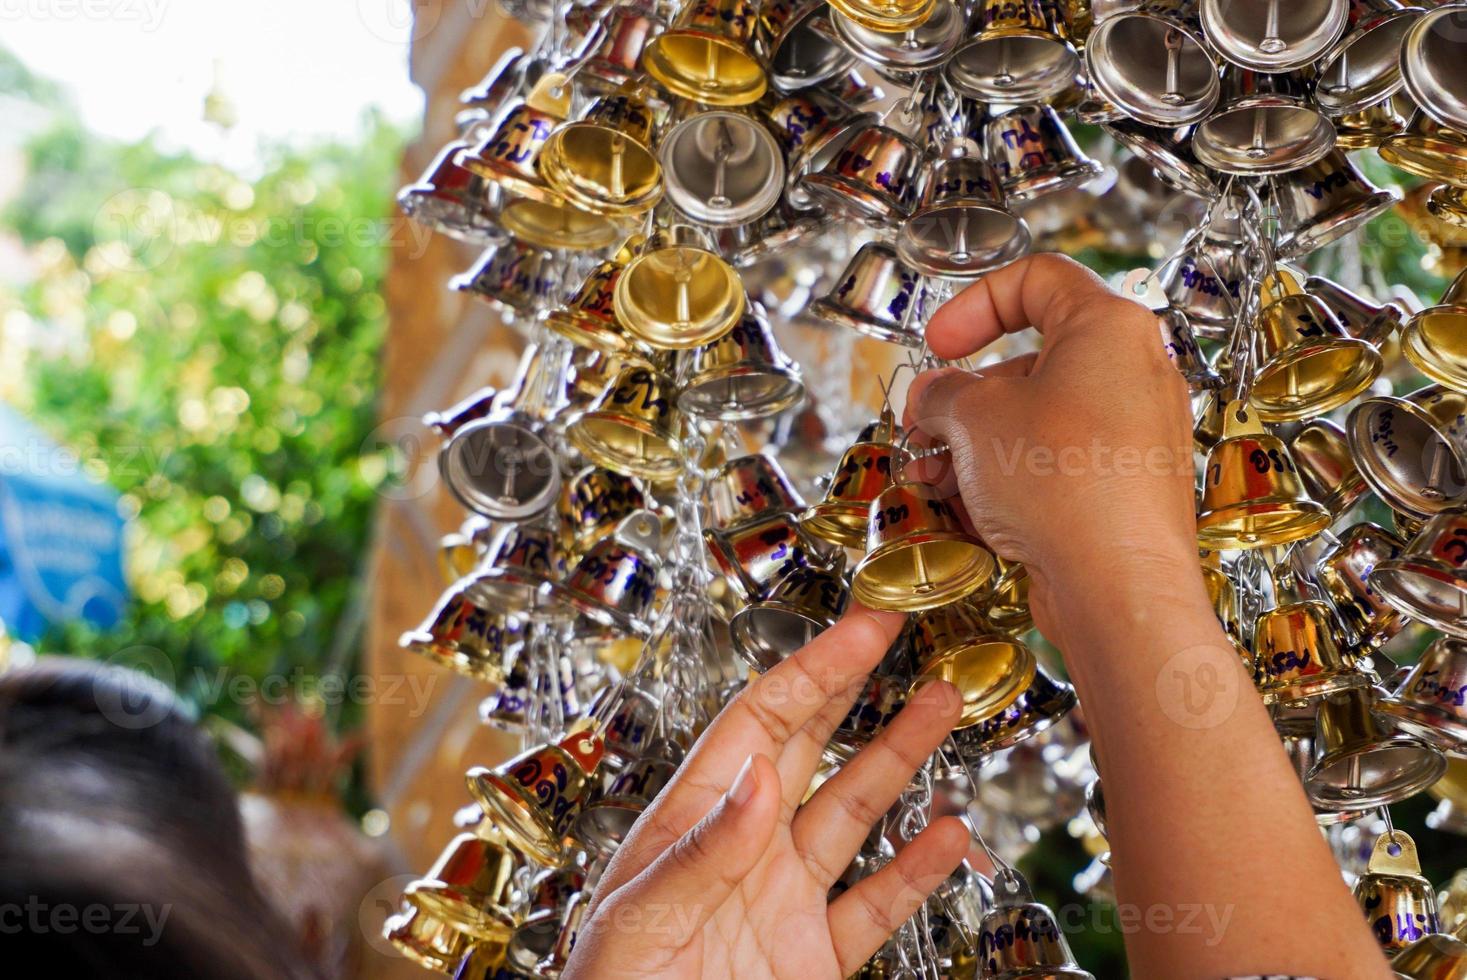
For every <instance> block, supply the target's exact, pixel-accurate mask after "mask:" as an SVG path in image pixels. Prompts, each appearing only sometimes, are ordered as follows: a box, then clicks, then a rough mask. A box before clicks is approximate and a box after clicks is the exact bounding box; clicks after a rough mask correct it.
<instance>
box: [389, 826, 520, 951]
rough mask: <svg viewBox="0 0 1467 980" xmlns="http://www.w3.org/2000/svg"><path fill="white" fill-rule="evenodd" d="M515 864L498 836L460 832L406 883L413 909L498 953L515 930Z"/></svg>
mask: <svg viewBox="0 0 1467 980" xmlns="http://www.w3.org/2000/svg"><path fill="white" fill-rule="evenodd" d="M517 863H518V862H517V861H516V859H515V855H514V852H512V851H511V850H510V849H509V848H508V847H506V846H505V843H504V839H503V838H502V837H500V836H499V835H498V834H495V833H490V834H485V835H480V834H459V835H458V836H457V837H455V838H454V839H453V840H452V841H450V842H449V843H448V846H447V847H446V848H444V850H443V852H442V853H441V854H440V855H439V856H438V860H436V861H434V862H433V867H432V868H431V869H430V870H429V871H428V873H427V874H426V875H424V876H423V877H421V878H418V879H417V880H415V881H413V882H411V883H410V884H408V886H407V887H406V888H405V889H404V890H403V897H404V899H406V900H407V901H408V902H409V904H411V905H412V906H413V907H415V908H418V909H421V910H422V911H423V912H425V913H427V914H428V915H430V916H432V917H433V918H436V919H441V920H442V921H444V922H448V923H451V924H453V925H454V926H456V927H458V928H459V929H461V930H462V931H463V932H466V933H468V934H469V935H470V936H471V937H473V938H474V939H475V940H477V941H479V942H486V943H496V944H498V945H499V947H500V949H501V951H502V949H503V945H504V944H505V943H506V942H507V941H508V940H509V933H510V931H511V930H512V929H514V925H515V915H514V895H513V890H514V879H515V866H516V864H517Z"/></svg>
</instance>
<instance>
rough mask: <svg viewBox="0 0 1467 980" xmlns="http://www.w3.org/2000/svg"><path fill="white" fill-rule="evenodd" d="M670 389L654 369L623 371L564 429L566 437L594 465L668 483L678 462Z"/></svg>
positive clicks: (676, 420)
mask: <svg viewBox="0 0 1467 980" xmlns="http://www.w3.org/2000/svg"><path fill="white" fill-rule="evenodd" d="M674 390H675V389H674V387H673V382H672V380H671V379H670V378H668V377H667V376H666V375H665V374H663V373H662V372H660V371H658V370H656V369H654V368H650V367H644V366H632V367H627V368H623V369H622V370H621V371H620V372H618V373H617V375H616V377H615V378H614V379H613V380H612V382H611V384H609V385H607V386H606V389H605V390H604V391H602V392H601V394H600V395H598V396H597V398H596V400H595V401H593V402H592V403H591V407H590V408H588V409H587V410H586V411H584V412H582V413H581V414H580V415H579V416H577V417H576V418H575V419H574V420H573V421H572V422H571V423H570V425H569V426H567V427H566V431H565V434H566V438H568V439H569V440H570V441H571V443H572V445H574V446H575V447H576V448H577V449H579V450H580V451H581V452H582V453H583V454H585V456H586V458H587V459H589V460H591V461H592V462H593V463H595V464H596V465H598V466H604V467H606V468H607V469H609V470H615V471H616V472H618V473H624V474H626V475H628V476H639V477H641V478H642V479H644V480H665V479H669V478H671V477H673V476H675V475H676V473H677V470H678V467H679V466H680V465H681V463H682V457H681V455H680V454H681V441H680V439H679V436H678V427H679V424H680V420H679V417H678V411H677V406H676V405H675V403H674V401H673V393H674Z"/></svg>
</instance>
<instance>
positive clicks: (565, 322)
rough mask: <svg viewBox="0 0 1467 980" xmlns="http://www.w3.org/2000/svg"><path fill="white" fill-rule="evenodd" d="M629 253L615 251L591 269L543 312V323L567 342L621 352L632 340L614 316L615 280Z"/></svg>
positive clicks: (630, 347) (627, 349)
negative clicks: (567, 295)
mask: <svg viewBox="0 0 1467 980" xmlns="http://www.w3.org/2000/svg"><path fill="white" fill-rule="evenodd" d="M629 258H630V255H628V254H626V253H622V254H618V255H617V256H616V257H614V258H612V259H608V260H607V261H605V262H602V263H601V264H600V265H598V266H597V267H596V268H594V269H592V270H591V274H590V275H588V276H587V277H586V278H585V280H584V281H582V283H581V284H580V286H578V287H576V291H575V293H574V294H572V295H571V298H570V299H568V300H566V301H565V302H564V303H562V304H561V305H560V306H558V307H556V308H555V309H553V310H551V311H550V312H549V313H548V314H546V316H545V325H546V326H548V327H549V328H550V329H551V330H554V331H555V332H556V333H558V334H560V335H561V336H562V337H564V338H566V339H567V340H569V341H570V342H571V343H573V344H576V345H578V346H580V347H590V348H592V349H594V350H598V351H604V352H605V353H607V354H616V355H621V356H625V355H627V354H629V353H631V352H632V351H634V350H635V341H634V340H633V338H632V337H631V335H629V334H628V333H627V331H626V328H625V327H623V326H622V325H621V323H620V321H618V320H617V318H616V307H615V296H616V283H617V280H619V279H620V278H621V274H622V271H623V270H624V269H625V268H626V263H627V260H628V259H629Z"/></svg>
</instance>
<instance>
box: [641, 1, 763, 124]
mask: <svg viewBox="0 0 1467 980" xmlns="http://www.w3.org/2000/svg"><path fill="white" fill-rule="evenodd" d="M757 26H758V16H757V6H756V5H755V4H754V3H752V2H751V0H686V2H684V3H683V5H682V6H681V7H680V8H679V9H678V12H677V15H676V16H675V17H674V18H673V21H672V25H671V26H670V27H669V28H668V29H667V30H666V31H664V32H663V33H662V34H660V35H658V36H657V37H655V38H653V39H652V40H651V41H650V42H648V44H647V46H646V48H644V49H643V51H642V69H643V70H644V71H645V72H646V73H647V74H648V75H651V76H652V78H654V79H656V81H657V82H658V83H659V84H661V85H662V87H663V88H665V89H667V90H668V91H669V92H671V93H672V94H674V95H680V96H682V97H683V98H685V99H692V100H693V101H694V102H702V103H704V104H705V105H714V106H734V105H748V104H750V103H752V102H758V101H759V98H760V97H761V96H762V95H763V94H764V91H765V89H767V88H768V86H769V80H768V78H767V77H766V75H765V71H764V64H763V62H762V60H761V59H760V58H759V57H758V55H757V54H756V53H755V51H754V46H753V40H754V33H755V29H756V27H757Z"/></svg>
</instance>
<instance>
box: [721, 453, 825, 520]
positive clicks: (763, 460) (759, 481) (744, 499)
mask: <svg viewBox="0 0 1467 980" xmlns="http://www.w3.org/2000/svg"><path fill="white" fill-rule="evenodd" d="M804 509H805V501H804V499H803V498H802V497H801V496H800V492H799V491H798V490H796V489H795V485H794V484H793V483H792V482H791V481H790V478H789V477H788V476H786V475H785V472H784V467H782V466H780V464H779V460H778V459H776V458H775V457H774V456H772V455H769V454H767V453H762V452H760V453H751V454H750V455H747V456H735V457H734V458H733V459H730V460H729V461H728V462H726V463H724V464H723V465H722V466H721V467H719V469H718V472H717V473H715V474H714V475H713V478H712V479H711V480H709V481H708V513H709V517H710V518H711V520H712V523H713V527H715V528H719V529H722V530H728V529H730V528H735V527H741V526H743V525H745V524H749V523H751V522H753V521H759V520H763V519H764V518H767V517H773V516H774V515H776V514H798V513H800V512H802V511H803V510H804Z"/></svg>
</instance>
